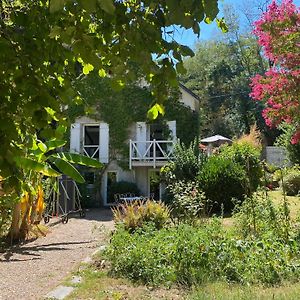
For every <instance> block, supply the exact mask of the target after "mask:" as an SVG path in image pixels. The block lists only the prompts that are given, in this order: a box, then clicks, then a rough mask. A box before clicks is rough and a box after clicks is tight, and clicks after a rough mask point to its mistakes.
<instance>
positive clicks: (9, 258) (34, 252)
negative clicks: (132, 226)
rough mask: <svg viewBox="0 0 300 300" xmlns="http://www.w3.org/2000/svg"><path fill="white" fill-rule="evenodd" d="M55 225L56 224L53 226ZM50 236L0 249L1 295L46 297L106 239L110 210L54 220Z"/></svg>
mask: <svg viewBox="0 0 300 300" xmlns="http://www.w3.org/2000/svg"><path fill="white" fill-rule="evenodd" d="M51 225H52V226H51ZM49 228H50V230H49V233H48V234H47V236H45V237H41V238H38V239H36V240H34V241H32V242H28V243H25V244H23V245H20V246H15V247H12V248H10V249H9V250H8V251H7V252H5V253H0V299H1V300H6V299H14V300H19V299H22V300H23V299H43V296H45V295H46V294H47V293H48V292H49V291H50V290H52V289H53V288H55V287H56V286H57V285H59V284H60V283H61V281H62V280H63V279H64V278H65V277H66V276H68V274H70V272H72V271H74V270H76V267H78V265H79V263H80V262H81V261H82V260H83V259H85V258H86V257H87V256H89V255H91V254H92V253H93V252H94V251H95V249H96V248H97V246H99V245H101V243H103V242H104V240H105V236H106V234H107V233H108V232H109V231H110V230H111V229H113V221H112V215H111V212H110V210H91V211H88V212H87V213H86V217H85V218H82V219H80V218H76V217H74V218H70V219H69V222H68V223H67V224H65V225H64V224H62V223H58V224H56V225H54V220H52V221H51V222H50V226H49Z"/></svg>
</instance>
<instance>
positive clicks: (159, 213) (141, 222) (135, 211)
mask: <svg viewBox="0 0 300 300" xmlns="http://www.w3.org/2000/svg"><path fill="white" fill-rule="evenodd" d="M112 211H113V215H114V220H115V222H116V223H117V224H122V225H123V227H124V228H125V229H126V230H127V231H129V232H133V231H135V230H136V229H138V228H141V227H143V226H145V224H149V223H151V224H153V225H154V227H155V229H161V228H163V227H164V226H165V224H166V223H167V222H168V220H169V218H170V210H169V208H168V207H167V206H166V205H165V204H164V203H162V202H154V201H150V200H148V201H146V202H143V201H134V202H131V203H124V204H120V205H118V206H116V207H115V208H113V209H112Z"/></svg>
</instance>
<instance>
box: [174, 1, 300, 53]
mask: <svg viewBox="0 0 300 300" xmlns="http://www.w3.org/2000/svg"><path fill="white" fill-rule="evenodd" d="M247 2H248V3H249V0H242V1H241V0H219V3H220V4H219V8H220V13H219V15H218V16H219V17H222V16H223V7H224V6H225V5H228V4H229V5H232V6H233V7H234V9H235V10H236V12H237V14H238V16H239V18H240V22H241V26H243V25H245V24H246V20H245V18H243V14H242V12H241V11H240V9H241V8H242V7H243V5H247ZM245 3H246V4H245ZM250 3H251V2H250ZM294 3H295V5H297V6H298V7H299V6H300V0H294ZM200 28H201V34H200V38H199V39H198V38H197V36H196V35H195V34H194V33H193V31H192V30H185V29H178V31H177V33H176V34H175V39H176V40H177V41H178V42H179V43H181V44H184V45H188V46H189V47H191V48H195V45H196V44H197V43H199V42H201V40H210V39H213V38H215V37H216V36H218V35H221V34H222V33H221V30H220V29H219V28H217V26H216V25H215V23H213V24H210V25H207V24H205V23H204V22H202V23H201V24H200Z"/></svg>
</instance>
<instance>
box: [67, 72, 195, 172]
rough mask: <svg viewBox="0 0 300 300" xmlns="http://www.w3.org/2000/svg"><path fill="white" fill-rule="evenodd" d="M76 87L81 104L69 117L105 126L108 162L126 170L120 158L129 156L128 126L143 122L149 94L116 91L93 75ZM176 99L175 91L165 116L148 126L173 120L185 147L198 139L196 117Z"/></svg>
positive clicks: (71, 109)
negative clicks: (108, 143) (106, 128)
mask: <svg viewBox="0 0 300 300" xmlns="http://www.w3.org/2000/svg"><path fill="white" fill-rule="evenodd" d="M76 87H77V89H78V90H79V91H80V93H81V96H82V99H83V103H82V104H81V105H74V106H70V107H69V109H68V114H69V117H70V118H71V119H72V120H75V118H76V117H79V116H83V115H87V116H89V117H91V118H93V119H96V120H101V121H104V122H106V123H108V124H109V135H110V153H111V158H112V159H117V160H118V163H119V165H120V166H121V167H123V168H128V161H122V159H121V157H123V158H126V157H127V158H128V156H129V147H128V144H127V141H128V134H129V130H130V126H131V125H133V124H134V123H135V122H145V121H147V118H146V115H147V111H148V109H149V108H150V107H151V104H153V102H154V99H153V97H152V96H151V94H150V92H149V91H148V89H147V88H146V87H139V86H137V85H133V84H132V85H127V86H125V87H124V88H123V89H122V90H121V91H116V90H115V89H113V87H112V86H111V82H110V80H109V79H107V78H105V79H104V78H99V76H98V75H97V74H90V75H89V76H88V77H84V78H81V79H80V80H78V81H77V82H76ZM179 96H180V92H179V91H173V92H172V93H171V96H170V98H169V99H168V100H167V102H166V103H165V111H166V113H165V116H164V117H162V116H159V117H158V119H157V120H155V121H148V122H156V123H157V122H158V123H161V124H165V123H166V122H167V121H169V120H176V121H177V137H178V138H180V140H181V141H182V142H183V143H185V144H189V143H190V142H191V141H192V140H193V139H194V138H195V136H197V135H198V127H199V126H198V122H199V121H198V113H194V112H193V111H192V110H191V109H190V108H188V107H186V106H184V105H183V104H182V103H180V102H179ZM166 132H167V131H166ZM166 134H167V133H166ZM118 154H119V155H118Z"/></svg>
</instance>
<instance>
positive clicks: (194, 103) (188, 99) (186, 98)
mask: <svg viewBox="0 0 300 300" xmlns="http://www.w3.org/2000/svg"><path fill="white" fill-rule="evenodd" d="M180 92H181V95H182V99H179V101H180V102H181V103H183V104H184V105H186V106H188V107H189V108H191V109H192V110H193V111H197V112H198V111H199V105H200V104H199V101H198V99H196V98H195V97H194V96H192V95H191V94H190V93H188V92H187V91H185V90H184V89H183V88H181V87H180Z"/></svg>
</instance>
